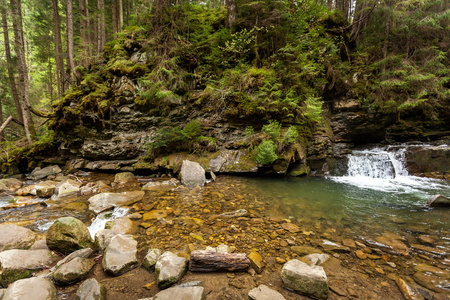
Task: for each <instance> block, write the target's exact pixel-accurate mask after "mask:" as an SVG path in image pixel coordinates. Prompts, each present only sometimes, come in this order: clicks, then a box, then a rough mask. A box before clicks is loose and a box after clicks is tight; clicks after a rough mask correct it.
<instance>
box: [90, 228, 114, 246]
mask: <svg viewBox="0 0 450 300" xmlns="http://www.w3.org/2000/svg"><path fill="white" fill-rule="evenodd" d="M118 234H119V233H118V232H115V231H114V230H111V229H102V230H99V231H97V232H96V233H95V241H94V244H95V247H96V248H97V249H98V250H100V251H101V252H103V251H105V249H106V247H108V245H109V243H110V242H111V239H112V238H113V237H115V236H116V235H118Z"/></svg>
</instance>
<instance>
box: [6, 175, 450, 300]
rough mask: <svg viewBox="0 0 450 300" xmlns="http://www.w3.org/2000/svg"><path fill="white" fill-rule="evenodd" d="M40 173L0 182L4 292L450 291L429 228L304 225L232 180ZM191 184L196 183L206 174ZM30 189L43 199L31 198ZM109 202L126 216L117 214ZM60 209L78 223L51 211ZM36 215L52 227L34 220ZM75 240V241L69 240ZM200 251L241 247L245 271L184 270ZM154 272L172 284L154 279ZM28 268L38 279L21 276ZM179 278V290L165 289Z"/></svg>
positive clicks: (334, 295) (287, 294)
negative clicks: (416, 234)
mask: <svg viewBox="0 0 450 300" xmlns="http://www.w3.org/2000/svg"><path fill="white" fill-rule="evenodd" d="M38 171H39V172H38ZM45 171H48V172H49V173H47V174H44V171H43V170H36V171H35V172H34V173H33V174H31V176H33V178H40V179H39V180H41V181H40V182H36V181H29V180H23V179H21V180H14V179H11V180H3V181H2V182H1V184H2V187H5V188H2V189H3V190H4V191H7V192H8V193H9V194H17V195H18V194H21V195H23V196H19V198H16V201H11V203H9V204H8V205H6V206H4V207H3V208H2V209H3V210H2V211H0V221H1V222H2V225H0V226H1V227H2V230H0V236H1V238H0V245H2V248H1V249H0V251H2V252H0V260H1V262H2V263H1V265H2V272H1V273H2V275H1V278H2V281H1V282H2V286H3V287H4V288H7V290H4V291H3V292H4V293H5V296H4V297H6V298H4V299H10V298H8V297H10V295H12V294H14V293H16V292H17V291H18V290H19V291H21V292H23V293H25V291H26V290H27V287H31V286H33V285H34V284H37V285H38V286H39V287H42V288H43V287H46V289H45V290H47V294H49V295H50V294H51V295H54V294H55V291H56V294H57V295H58V297H59V299H78V298H76V297H77V294H78V295H87V294H88V293H91V292H94V291H95V292H96V293H99V294H102V293H104V292H105V291H106V299H123V298H125V297H126V298H128V299H146V298H149V297H154V299H175V298H176V297H178V296H174V295H178V293H182V290H183V293H184V291H187V292H186V293H188V294H190V295H191V296H190V297H192V298H189V299H201V297H202V296H204V297H206V299H246V298H248V297H249V295H255V294H256V296H252V297H254V298H252V299H265V298H264V297H266V298H267V297H271V298H274V299H277V298H276V297H278V298H280V297H284V299H308V295H309V296H314V297H316V298H323V299H324V298H326V296H325V295H326V292H327V297H328V299H348V298H356V297H357V298H361V299H402V297H410V298H413V299H431V298H430V297H434V298H433V299H448V297H449V291H448V289H447V286H448V283H449V280H450V275H449V274H448V271H447V269H448V265H449V264H450V263H449V261H448V259H447V258H446V257H447V255H448V249H443V248H442V247H441V246H439V247H436V244H435V242H436V239H435V238H434V237H433V236H432V235H422V236H421V237H420V239H419V240H418V241H412V240H405V239H404V238H403V237H401V236H398V235H395V234H393V233H389V232H384V233H383V234H382V235H381V236H379V237H378V238H376V240H372V239H368V238H364V237H360V238H355V237H353V238H351V237H349V236H347V235H346V234H345V232H341V231H336V229H334V228H333V227H332V226H331V225H330V224H328V225H327V224H326V222H325V223H324V224H321V223H319V220H316V221H313V222H312V223H311V224H308V223H299V222H298V221H296V220H290V219H283V218H279V217H277V216H270V215H267V211H268V209H267V208H268V207H267V204H266V203H265V202H261V201H259V200H258V199H257V198H256V199H255V198H254V197H255V196H253V195H251V194H244V193H241V192H239V191H240V183H239V182H238V181H234V182H233V181H232V182H224V183H223V184H221V180H223V179H222V178H221V177H219V178H217V181H216V182H211V183H209V184H206V185H205V186H204V187H200V186H197V187H192V188H191V189H189V188H186V187H184V186H183V185H181V184H180V182H179V181H178V180H175V179H170V178H165V179H164V178H161V179H158V180H155V179H152V178H146V177H139V178H136V177H135V176H134V175H133V174H130V173H118V174H116V175H113V174H111V175H107V176H102V177H101V179H102V180H98V179H99V178H98V177H97V180H96V177H95V174H92V175H89V176H86V175H88V174H86V173H85V172H78V173H73V174H72V175H69V176H64V175H63V174H62V173H61V171H60V170H58V169H57V168H56V167H54V168H48V169H47V170H45ZM83 175H84V176H83ZM41 176H43V177H41ZM203 176H204V175H203ZM181 179H182V181H183V178H181ZM42 180H43V181H42ZM191 180H192V179H189V181H190V182H191ZM199 180H200V182H199V185H202V184H204V182H205V179H204V177H201V178H200V179H199ZM24 183H25V185H24V186H23V184H24ZM48 190H53V193H52V192H49V191H48ZM143 190H144V191H143ZM27 193H28V194H30V195H31V196H25V194H27ZM38 193H39V195H40V197H35V196H33V195H37V194H38ZM43 195H45V196H43ZM20 197H22V198H20ZM25 197H28V198H25ZM43 197H47V198H43ZM114 207H122V208H123V209H126V210H127V214H126V215H125V216H123V217H120V218H117V219H114V218H113V217H112V215H114V213H111V209H113V208H114ZM46 210H48V211H51V212H53V213H52V216H50V215H49V214H47V215H46V214H45V213H44V212H45V211H46ZM97 214H98V215H97ZM66 215H67V216H75V217H77V219H78V218H79V219H80V220H82V222H80V221H78V220H77V219H75V218H73V217H63V218H60V217H62V216H66ZM42 216H46V218H48V220H47V223H45V224H48V225H47V226H50V225H51V226H50V227H47V226H45V224H43V223H40V224H41V225H40V226H36V225H35V224H36V223H37V222H38V221H39V220H38V219H40V218H43V217H42ZM101 216H103V217H105V218H106V220H108V218H109V221H105V223H103V224H105V225H104V228H106V229H103V230H100V231H98V232H96V233H95V234H94V237H95V239H91V235H90V232H89V231H88V228H87V227H86V225H84V224H90V223H91V222H92V221H91V220H92V219H93V218H94V217H96V218H97V219H98V218H99V217H101ZM17 225H20V226H17ZM23 226H27V227H30V228H32V229H33V231H34V232H33V231H30V230H28V229H24V228H23ZM45 228H48V229H45ZM64 228H66V229H67V230H66V229H64ZM75 228H78V229H77V230H76V232H79V233H77V234H75V230H74V229H75ZM55 229H58V230H55ZM89 229H91V227H89ZM57 233H62V234H57ZM91 233H92V232H91ZM76 236H79V237H80V238H76V239H77V240H80V241H81V242H80V243H79V245H77V244H76V243H73V242H74V240H75V237H76ZM67 237H69V241H67V239H66V238H67ZM73 245H77V246H75V247H72V246H73ZM86 246H89V248H86ZM79 248H81V250H76V249H79ZM18 249H26V250H18ZM204 250H209V251H214V252H213V253H224V252H227V253H230V254H231V255H234V254H239V253H241V254H242V255H244V256H245V257H248V259H249V261H250V264H249V267H247V268H245V269H244V271H239V272H238V271H231V270H230V271H221V272H213V273H204V272H196V271H190V270H189V263H188V261H189V260H190V259H191V257H192V255H193V253H197V252H196V251H204ZM63 253H65V254H63ZM65 255H67V256H65ZM159 255H161V256H159ZM158 256H159V257H158ZM168 257H170V258H171V259H172V258H173V259H174V260H175V261H179V262H180V265H181V267H180V270H179V273H177V275H167V274H171V273H170V272H172V271H170V272H169V271H167V270H166V269H164V267H161V265H165V264H166V263H164V262H165V261H166V260H168ZM25 258H26V259H25ZM63 258H64V259H63ZM158 261H159V263H158ZM167 264H168V265H176V264H175V263H167ZM153 265H155V268H156V272H153V267H152V266H153ZM292 265H294V266H295V267H294V268H291V266H292ZM317 265H320V267H321V268H323V269H321V268H320V267H317ZM158 269H159V271H158ZM291 269H292V270H291ZM74 270H77V271H76V272H75V271H74ZM289 270H291V271H289ZM297 270H304V271H305V273H306V274H309V275H308V276H313V277H314V278H316V279H317V280H318V281H319V283H318V286H319V287H320V288H314V287H313V286H312V285H309V284H308V285H307V288H305V287H304V285H303V284H300V283H299V284H296V283H294V282H293V278H294V277H296V276H299V277H300V278H304V277H302V276H305V275H303V274H300V275H299V274H292V273H297ZM161 274H166V275H167V278H170V280H169V281H170V283H168V284H166V283H163V282H164V280H163V279H162V277H161V278H160V276H162V275H161ZM294 275H295V276H294ZM30 276H33V277H37V278H33V279H32V281H26V280H30V279H26V278H29V277H30ZM164 276H165V275H164ZM286 276H287V277H288V278H286ZM20 278H25V279H21V280H20ZM38 278H39V279H38ZM94 279H95V280H94ZM22 280H25V281H22ZM308 280H309V279H308ZM300 281H302V280H300ZM303 281H304V280H303ZM303 281H302V282H303ZM12 282H15V283H14V284H13V285H11V286H9V287H8V284H10V283H12ZM97 282H98V283H99V284H102V285H103V286H104V289H103V288H102V287H101V285H99V284H97ZM308 282H309V281H308ZM54 284H56V285H54ZM325 284H326V285H328V288H325V287H324V286H325ZM180 285H181V286H182V287H183V288H182V289H180V288H168V287H169V286H170V287H174V286H180ZM264 286H266V287H267V288H266V287H264ZM255 288H257V289H259V291H257V290H254V289H255ZM287 288H289V289H287ZM292 290H297V291H298V292H300V293H301V294H302V295H300V293H297V292H294V291H292ZM325 291H326V292H325ZM258 293H263V294H264V295H265V296H258ZM259 295H260V294H259ZM275 295H276V296H275ZM280 295H281V296H280ZM305 295H306V296H305ZM403 295H404V296H403ZM167 297H169V298H167ZM174 297H175V298H174ZM195 297H198V298H195ZM414 297H415V298H414ZM421 297H422V298H421ZM12 299H15V298H12ZM80 299H84V298H83V296H80ZM280 299H283V298H280Z"/></svg>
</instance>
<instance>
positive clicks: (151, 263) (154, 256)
mask: <svg viewBox="0 0 450 300" xmlns="http://www.w3.org/2000/svg"><path fill="white" fill-rule="evenodd" d="M160 256H161V250H159V249H155V248H153V249H150V250H148V252H147V255H146V256H145V257H144V261H143V262H142V267H143V268H144V269H146V270H147V271H149V272H153V271H154V270H155V265H156V262H157V261H158V258H159V257H160Z"/></svg>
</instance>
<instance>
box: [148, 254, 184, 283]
mask: <svg viewBox="0 0 450 300" xmlns="http://www.w3.org/2000/svg"><path fill="white" fill-rule="evenodd" d="M187 265H188V260H187V259H186V258H184V257H179V256H177V255H176V254H174V253H172V252H170V251H166V252H164V253H163V254H162V255H161V256H160V257H159V258H158V261H157V262H156V265H155V270H156V282H157V284H158V286H159V287H160V288H161V289H165V288H168V287H170V286H171V285H173V284H174V283H175V282H177V281H178V280H180V279H181V278H182V277H183V276H184V274H185V273H186V271H187Z"/></svg>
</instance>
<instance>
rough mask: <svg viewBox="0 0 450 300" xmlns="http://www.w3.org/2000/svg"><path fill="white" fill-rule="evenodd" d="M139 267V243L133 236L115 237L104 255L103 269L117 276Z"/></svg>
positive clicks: (119, 235) (120, 235)
mask: <svg viewBox="0 0 450 300" xmlns="http://www.w3.org/2000/svg"><path fill="white" fill-rule="evenodd" d="M137 265H138V261H137V242H136V241H135V240H134V239H133V238H132V237H131V236H127V235H122V234H118V235H116V236H114V237H113V238H112V239H111V242H110V243H109V245H108V247H106V250H105V254H104V255H103V261H102V267H103V269H104V270H105V271H106V272H109V273H111V274H113V275H114V276H117V275H120V274H123V273H125V272H128V271H130V270H131V269H133V268H135V267H136V266H137Z"/></svg>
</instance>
